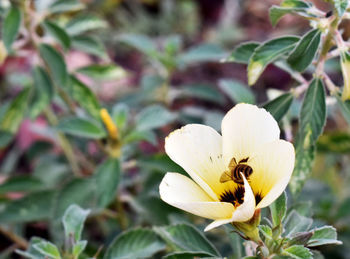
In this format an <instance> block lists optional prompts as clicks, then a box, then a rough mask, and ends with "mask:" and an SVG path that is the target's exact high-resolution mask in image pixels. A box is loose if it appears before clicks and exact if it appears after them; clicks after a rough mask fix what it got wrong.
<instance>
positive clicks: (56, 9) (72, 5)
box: [49, 0, 85, 13]
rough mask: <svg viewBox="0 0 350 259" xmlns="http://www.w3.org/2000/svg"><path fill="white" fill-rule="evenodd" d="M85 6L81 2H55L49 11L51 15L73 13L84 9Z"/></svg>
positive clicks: (70, 0) (73, 0)
mask: <svg viewBox="0 0 350 259" xmlns="http://www.w3.org/2000/svg"><path fill="white" fill-rule="evenodd" d="M84 8H85V5H83V4H82V3H81V2H80V1H79V0H58V1H54V2H53V3H52V4H51V5H50V7H49V11H50V12H51V13H61V12H72V11H78V10H81V9H84Z"/></svg>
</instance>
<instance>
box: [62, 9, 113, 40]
mask: <svg viewBox="0 0 350 259" xmlns="http://www.w3.org/2000/svg"><path fill="white" fill-rule="evenodd" d="M106 27H107V23H106V22H105V21H104V20H102V19H101V18H99V17H97V16H94V15H91V14H86V13H84V14H81V15H79V16H77V17H75V18H74V19H72V20H70V21H69V22H68V24H67V25H66V31H67V33H68V34H69V35H72V36H76V35H80V34H82V33H84V32H87V31H91V30H96V29H101V28H106Z"/></svg>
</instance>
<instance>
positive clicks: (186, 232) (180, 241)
mask: <svg viewBox="0 0 350 259" xmlns="http://www.w3.org/2000/svg"><path fill="white" fill-rule="evenodd" d="M156 231H157V233H158V234H159V235H160V236H161V237H162V238H163V239H164V240H165V241H166V242H167V243H169V244H170V245H171V246H173V247H175V248H176V250H178V251H191V252H201V253H208V255H210V256H220V254H219V252H218V251H217V250H216V248H215V247H214V246H213V245H212V244H211V243H210V242H209V240H208V239H207V238H206V237H205V236H204V235H203V234H202V233H201V232H200V231H198V230H197V229H196V228H195V227H193V226H192V225H189V224H177V225H172V226H168V227H157V228H156Z"/></svg>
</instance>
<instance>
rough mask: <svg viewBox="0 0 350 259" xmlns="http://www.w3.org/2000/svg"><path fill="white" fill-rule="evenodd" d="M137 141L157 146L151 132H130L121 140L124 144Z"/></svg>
mask: <svg viewBox="0 0 350 259" xmlns="http://www.w3.org/2000/svg"><path fill="white" fill-rule="evenodd" d="M137 141H147V142H149V143H151V144H153V145H154V146H155V145H157V136H156V135H155V134H154V132H153V131H151V130H132V131H131V132H129V133H128V134H127V135H126V136H125V137H124V138H123V143H124V144H129V143H132V142H137Z"/></svg>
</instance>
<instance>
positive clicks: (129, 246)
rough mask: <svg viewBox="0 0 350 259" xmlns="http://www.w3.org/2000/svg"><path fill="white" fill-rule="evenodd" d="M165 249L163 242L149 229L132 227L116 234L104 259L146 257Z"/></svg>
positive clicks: (136, 258)
mask: <svg viewBox="0 0 350 259" xmlns="http://www.w3.org/2000/svg"><path fill="white" fill-rule="evenodd" d="M163 249H165V245H164V243H163V242H162V241H161V240H160V238H159V237H158V236H157V235H156V234H155V233H154V232H153V231H152V230H150V229H142V228H138V229H133V230H129V231H126V232H123V233H122V234H120V235H119V236H117V237H116V238H115V239H114V240H113V241H112V243H111V244H110V245H109V247H108V249H107V251H106V253H105V255H104V259H124V258H135V259H138V258H147V257H152V255H154V254H155V253H158V252H159V251H162V250H163Z"/></svg>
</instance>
